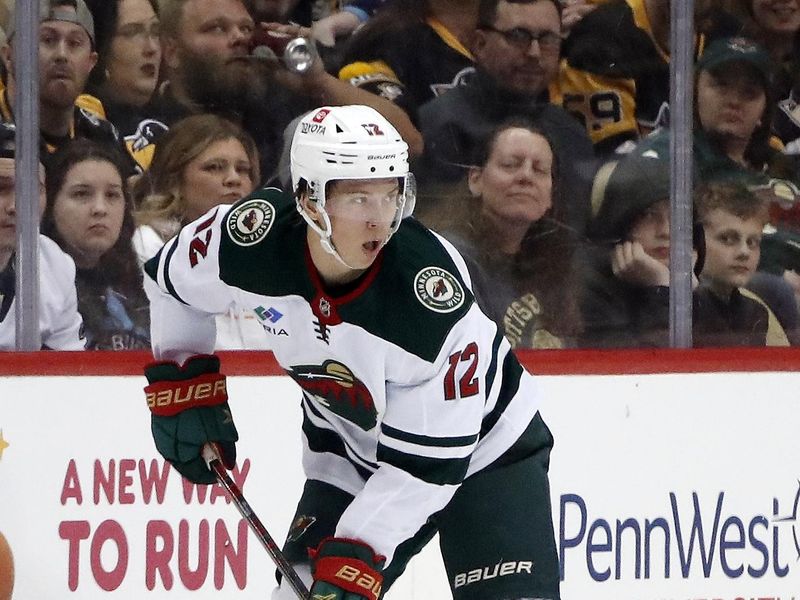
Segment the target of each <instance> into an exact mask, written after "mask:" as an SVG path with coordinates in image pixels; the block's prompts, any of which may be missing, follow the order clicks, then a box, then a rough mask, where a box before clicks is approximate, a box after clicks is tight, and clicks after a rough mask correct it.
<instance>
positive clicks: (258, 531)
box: [204, 445, 308, 600]
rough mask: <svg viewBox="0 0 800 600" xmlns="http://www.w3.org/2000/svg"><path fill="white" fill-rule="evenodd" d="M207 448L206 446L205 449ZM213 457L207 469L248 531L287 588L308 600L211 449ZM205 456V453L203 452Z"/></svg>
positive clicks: (284, 560) (214, 451)
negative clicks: (249, 530)
mask: <svg viewBox="0 0 800 600" xmlns="http://www.w3.org/2000/svg"><path fill="white" fill-rule="evenodd" d="M208 447H209V446H208V445H207V446H206V448H208ZM212 451H213V453H214V455H213V458H210V460H209V459H208V458H207V462H208V468H209V469H211V471H212V472H213V473H214V475H216V477H217V481H218V482H219V484H220V485H221V486H222V487H223V488H225V490H226V491H227V492H228V495H230V497H231V500H233V503H234V504H235V505H236V508H237V509H238V511H239V513H240V514H241V515H242V517H244V520H245V521H247V524H248V525H249V526H250V529H251V530H252V531H253V533H254V534H255V535H256V537H257V538H258V541H260V542H261V545H262V546H264V549H265V550H266V551H267V553H268V554H269V556H270V558H271V559H272V562H274V563H275V566H276V567H277V568H278V571H280V573H281V575H283V576H284V577H285V578H286V581H288V582H289V586H290V587H291V588H292V590H293V591H294V592H295V594H297V597H298V598H300V599H301V600H308V590H307V589H306V586H305V584H304V583H303V580H302V579H300V576H299V575H298V574H297V571H295V569H294V567H293V566H292V565H291V564H290V563H289V561H288V560H286V557H285V556H284V554H283V552H282V551H281V549H280V547H278V545H277V544H276V543H275V540H273V539H272V536H271V535H270V534H269V532H268V531H267V528H266V527H264V524H263V523H262V522H261V519H259V518H258V516H257V515H256V513H255V512H253V509H252V508H251V507H250V504H249V503H248V502H247V500H245V497H244V494H242V490H240V489H239V486H238V485H236V482H235V481H233V479H231V477H230V475H228V472H227V471H226V470H225V467H224V466H223V465H222V462H221V461H220V459H219V455H218V453H217V452H216V450H215V449H212ZM204 455H205V452H204Z"/></svg>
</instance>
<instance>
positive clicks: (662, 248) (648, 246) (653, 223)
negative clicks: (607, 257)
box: [628, 200, 670, 267]
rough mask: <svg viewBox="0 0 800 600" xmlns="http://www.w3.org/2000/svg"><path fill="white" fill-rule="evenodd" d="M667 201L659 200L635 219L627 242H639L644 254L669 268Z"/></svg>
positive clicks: (668, 209)
mask: <svg viewBox="0 0 800 600" xmlns="http://www.w3.org/2000/svg"><path fill="white" fill-rule="evenodd" d="M669 212H670V208H669V200H661V201H659V202H656V203H655V204H653V205H652V206H650V208H648V209H647V210H646V211H645V212H644V213H643V214H642V215H641V216H640V217H639V218H637V219H636V221H635V222H634V224H633V226H632V227H631V229H630V232H629V233H628V240H630V241H632V242H639V243H640V244H641V245H642V249H643V250H644V251H645V253H646V254H647V255H648V256H650V257H652V258H655V259H656V260H657V261H659V262H660V263H662V264H664V265H666V266H667V267H669Z"/></svg>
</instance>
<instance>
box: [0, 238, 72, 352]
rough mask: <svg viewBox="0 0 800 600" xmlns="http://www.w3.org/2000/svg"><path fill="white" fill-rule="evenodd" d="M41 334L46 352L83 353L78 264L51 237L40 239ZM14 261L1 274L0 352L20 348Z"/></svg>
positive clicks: (12, 259)
mask: <svg viewBox="0 0 800 600" xmlns="http://www.w3.org/2000/svg"><path fill="white" fill-rule="evenodd" d="M39 281H40V284H39V331H40V332H41V336H42V348H47V349H50V350H83V349H84V348H85V346H86V339H85V338H84V336H83V326H82V320H81V316H80V314H79V313H78V299H77V294H76V291H75V263H74V262H72V259H71V258H70V257H69V256H68V255H67V254H66V253H64V251H62V250H61V248H59V247H58V245H57V244H56V243H55V242H54V241H53V240H51V239H50V238H48V237H45V236H43V235H40V236H39ZM16 305H17V303H16V290H15V274H14V258H13V257H12V258H11V262H9V264H8V266H7V267H6V269H5V270H4V271H2V272H0V351H2V350H14V349H15V348H16V337H17V336H16V322H17V316H16Z"/></svg>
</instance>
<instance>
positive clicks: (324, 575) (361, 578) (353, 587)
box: [314, 556, 383, 600]
mask: <svg viewBox="0 0 800 600" xmlns="http://www.w3.org/2000/svg"><path fill="white" fill-rule="evenodd" d="M314 579H315V580H316V581H325V582H327V583H330V584H333V585H335V586H336V587H339V588H341V589H343V590H345V591H348V592H351V593H353V594H358V595H359V596H364V597H365V598H373V599H374V600H378V598H379V597H380V595H381V587H382V585H383V575H381V574H380V573H379V572H378V571H376V570H375V569H373V568H372V567H370V566H369V565H368V564H367V563H365V562H364V561H363V560H358V559H357V558H346V557H343V556H326V557H324V558H320V559H319V560H317V562H316V563H315V564H314Z"/></svg>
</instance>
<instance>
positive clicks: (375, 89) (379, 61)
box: [339, 17, 475, 120]
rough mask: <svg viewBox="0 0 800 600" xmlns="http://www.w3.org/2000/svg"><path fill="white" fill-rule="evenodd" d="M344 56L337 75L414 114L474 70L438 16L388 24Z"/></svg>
mask: <svg viewBox="0 0 800 600" xmlns="http://www.w3.org/2000/svg"><path fill="white" fill-rule="evenodd" d="M357 36H358V34H356V38H354V40H355V42H356V44H355V45H354V47H353V49H352V51H351V52H349V53H348V54H347V55H346V56H345V60H344V62H345V66H344V67H342V69H340V71H339V78H340V79H342V80H344V81H348V82H350V83H351V84H352V85H354V86H357V87H360V88H364V89H366V90H367V91H369V92H372V93H373V94H377V95H379V96H382V97H384V98H386V99H388V100H391V101H393V102H395V103H397V104H398V105H399V106H401V107H403V109H404V110H405V111H406V112H407V113H408V114H409V115H410V116H411V118H412V120H416V115H417V110H418V109H419V107H420V106H422V105H423V104H425V102H427V101H428V100H431V99H433V98H435V97H437V96H440V95H442V94H443V93H445V92H446V91H447V90H449V89H452V88H454V87H456V86H458V85H461V84H463V83H464V82H466V81H467V80H468V78H469V77H471V76H472V74H473V73H474V71H475V68H474V64H473V57H472V54H471V53H470V51H469V50H468V49H467V48H465V47H464V45H463V44H461V42H459V41H458V39H456V37H455V36H454V35H453V34H452V33H451V32H450V31H449V30H448V29H447V28H446V27H445V26H444V25H442V24H441V23H440V22H439V21H438V20H436V19H434V18H432V17H431V18H429V19H428V20H427V21H426V22H424V23H423V22H419V23H414V24H413V25H411V26H409V27H405V28H396V29H390V30H388V31H386V32H385V33H382V35H381V36H380V37H379V38H377V39H378V41H374V38H373V40H372V41H373V43H371V44H368V43H363V44H361V43H358V37H357Z"/></svg>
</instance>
